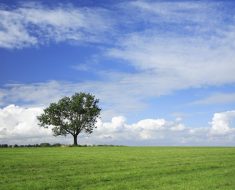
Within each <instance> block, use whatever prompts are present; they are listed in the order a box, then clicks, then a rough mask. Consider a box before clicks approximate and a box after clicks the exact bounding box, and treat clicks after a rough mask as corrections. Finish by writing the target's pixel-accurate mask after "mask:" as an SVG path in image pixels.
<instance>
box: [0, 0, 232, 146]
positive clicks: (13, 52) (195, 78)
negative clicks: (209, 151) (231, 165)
mask: <svg viewBox="0 0 235 190" xmlns="http://www.w3.org/2000/svg"><path fill="white" fill-rule="evenodd" d="M234 8H235V3H234V2H233V1H144V0H143V1H124V0H122V1H121V0H120V1H112V2H111V1H105V0H103V1H94V0H90V1H85V0H84V1H37V2H36V1H10V2H9V1H4V0H2V1H1V2H0V58H1V69H0V108H1V112H0V124H1V125H2V128H1V129H0V133H1V131H2V135H0V142H6V141H7V142H12V139H13V137H15V136H17V135H16V134H17V132H15V130H16V128H17V129H18V128H20V127H21V125H20V124H22V123H21V122H26V123H23V124H22V125H23V126H29V125H32V123H30V122H34V124H33V125H36V124H35V121H31V120H30V121H29V122H28V123H27V121H21V120H20V121H19V118H18V117H20V115H19V116H16V115H17V114H14V113H15V112H17V113H18V112H19V110H21V111H20V112H22V114H23V115H25V116H26V115H27V114H28V113H29V112H27V110H29V109H36V110H37V109H39V110H40V109H43V108H44V107H46V106H47V105H48V104H49V103H51V102H54V101H57V100H58V99H59V98H61V97H63V96H70V95H72V94H73V93H75V92H79V91H85V92H91V93H93V94H95V95H96V96H97V97H98V98H99V99H100V106H101V107H102V108H103V112H102V118H101V121H100V122H101V123H102V124H100V126H101V127H100V128H102V127H103V128H105V127H107V126H110V128H112V129H113V130H111V131H110V132H109V134H104V135H103V136H102V135H101V136H99V138H96V137H94V136H92V137H91V138H90V140H86V137H85V136H84V138H82V139H83V142H84V143H96V142H100V143H114V144H115V143H119V144H131V145H136V144H137V145H158V144H160V145H165V144H167V145H181V144H183V145H184V144H185V145H211V144H217V145H234V144H235V132H234V125H233V119H234V117H235V116H234V115H235V114H234V112H235V111H234V110H235V108H234V107H235V83H234V82H235V75H234V71H235V61H234V60H235V54H234V50H235V10H234ZM10 105H11V106H10ZM9 106H10V107H9ZM12 110H14V111H12ZM17 110H18V111H17ZM36 112H37V113H40V111H39V112H38V111H36ZM25 113H27V114H25ZM27 117H35V115H33V116H28V115H27ZM6 118H7V119H6ZM9 118H12V119H13V118H14V119H13V120H15V121H16V122H15V123H11V124H9V123H7V122H6V120H8V119H9ZM112 118H114V119H112ZM115 118H116V119H115ZM161 119H163V120H164V121H165V123H164V122H161ZM111 120H112V121H111ZM141 121H143V122H142V123H141ZM115 122H117V123H118V124H117V123H115ZM139 122H140V123H141V126H140V125H138V123H139ZM149 122H150V123H151V124H149ZM19 125H20V126H19ZM149 125H153V126H155V127H153V128H154V130H153V129H152V128H151V129H149V128H148V127H149ZM179 125H181V126H184V127H178V130H177V131H181V132H182V133H181V132H180V134H179V132H174V127H176V126H179ZM9 126H10V127H9ZM133 126H134V127H133ZM136 126H139V128H138V127H137V128H138V130H139V133H138V134H135V135H139V137H140V140H139V141H131V140H126V139H125V138H124V136H126V135H127V134H126V133H127V132H128V133H132V130H133V128H135V127H136ZM159 126H162V127H163V128H164V127H165V128H164V129H165V130H166V131H165V132H164V133H163V132H162V134H161V135H160V132H159V129H160V128H161V127H160V128H159ZM114 128H115V130H114ZM116 128H118V131H119V130H121V129H122V130H123V131H122V136H118V135H119V134H117V133H116V132H117V130H116ZM127 128H128V130H129V128H131V131H128V130H127ZM22 129H23V128H22ZM124 129H125V130H124ZM171 129H172V130H171ZM32 130H33V129H32ZM138 130H137V131H138ZM190 130H191V131H192V130H198V131H200V130H201V132H198V134H197V135H195V134H194V133H193V135H192V133H191V132H190ZM204 130H206V132H205V131H204ZM124 131H127V132H126V133H125V132H124ZM29 132H31V129H29ZM29 132H25V133H22V134H21V136H22V138H21V140H19V142H21V141H22V139H24V138H23V137H24V136H28V139H29V142H38V139H40V138H41V136H39V137H38V138H36V137H31V136H30V135H29V134H28V133H29ZM36 133H37V132H35V134H36ZM97 133H98V132H97ZM101 133H102V131H100V134H101ZM204 133H206V134H207V135H206V137H204ZM42 134H44V133H43V132H42ZM190 134H191V138H190V139H188V138H186V137H189V136H190ZM106 136H109V137H110V138H108V140H107V139H106ZM160 136H161V138H160ZM168 136H177V137H178V138H177V139H176V140H175V141H172V142H171V143H168V142H169V138H167V137H168ZM198 136H200V138H198ZM117 137H119V140H117V139H118V138H117ZM196 137H197V138H196ZM205 138H206V140H204V141H203V139H205ZM32 139H34V140H32ZM141 139H142V140H141ZM228 139H229V140H228ZM49 141H53V140H51V139H49ZM17 142H18V141H17Z"/></svg>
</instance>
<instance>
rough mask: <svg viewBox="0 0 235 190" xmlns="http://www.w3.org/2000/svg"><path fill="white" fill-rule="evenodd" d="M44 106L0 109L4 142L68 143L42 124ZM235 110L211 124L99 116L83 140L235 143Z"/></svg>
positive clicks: (0, 139) (69, 140)
mask: <svg viewBox="0 0 235 190" xmlns="http://www.w3.org/2000/svg"><path fill="white" fill-rule="evenodd" d="M41 113H42V108H41V107H33V108H24V107H19V106H15V105H9V106H7V107H5V108H2V109H0V144H4V143H8V144H16V143H18V144H29V143H31V144H34V143H42V142H49V143H55V142H60V143H66V144H71V143H72V138H71V137H70V136H68V137H67V138H64V137H53V136H52V132H51V129H44V128H41V127H39V126H38V121H37V119H36V116H37V115H40V114H41ZM232 118H235V111H228V112H222V113H215V114H214V116H213V119H212V122H211V124H212V126H211V127H204V128H192V127H186V126H185V125H184V124H183V123H182V122H181V121H178V120H176V121H168V120H165V119H144V120H140V121H138V122H136V123H132V124H128V123H127V121H126V119H125V117H123V116H118V117H113V118H112V120H111V122H103V121H102V120H98V122H97V124H96V126H97V128H96V129H95V130H94V133H92V134H91V135H86V134H80V135H79V143H82V144H84V143H86V144H119V145H227V146H229V145H234V142H235V141H234V140H235V130H234V129H233V128H232V127H231V126H230V123H229V121H230V120H231V119H232Z"/></svg>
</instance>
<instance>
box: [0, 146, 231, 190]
mask: <svg viewBox="0 0 235 190" xmlns="http://www.w3.org/2000/svg"><path fill="white" fill-rule="evenodd" d="M0 176H1V178H0V189H1V190H18V189H22V190H25V189H33V190H44V189H57V190H60V189H61V190H64V189H79V190H106V189H112V190H120V189H129V190H132V189H133V190H134V189H138V190H143V189H147V190H148V189H151V190H154V189H160V190H172V189H175V190H214V189H218V190H234V189H235V180H234V179H235V148H225V147H220V148H218V147H51V148H2V149H0Z"/></svg>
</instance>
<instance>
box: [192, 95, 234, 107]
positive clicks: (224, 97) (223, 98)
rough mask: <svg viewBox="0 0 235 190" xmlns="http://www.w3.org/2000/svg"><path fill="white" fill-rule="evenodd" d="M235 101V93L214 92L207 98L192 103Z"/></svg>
mask: <svg viewBox="0 0 235 190" xmlns="http://www.w3.org/2000/svg"><path fill="white" fill-rule="evenodd" d="M234 102H235V93H214V94H212V95H210V96H208V97H206V98H203V99H199V100H197V101H194V102H192V103H190V104H191V105H209V104H215V105H216V104H229V103H234Z"/></svg>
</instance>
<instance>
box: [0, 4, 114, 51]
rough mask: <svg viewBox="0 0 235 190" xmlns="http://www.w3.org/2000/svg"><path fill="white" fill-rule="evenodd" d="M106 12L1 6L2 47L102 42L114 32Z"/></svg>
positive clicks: (69, 7) (37, 5) (84, 9)
mask: <svg viewBox="0 0 235 190" xmlns="http://www.w3.org/2000/svg"><path fill="white" fill-rule="evenodd" d="M106 14H107V13H106V11H105V10H103V9H88V8H76V7H73V6H71V5H64V6H57V7H54V8H49V7H47V6H43V5H40V4H32V3H31V4H25V5H22V6H20V7H17V8H14V9H6V8H5V9H4V7H0V18H1V19H0V47H3V48H23V47H27V46H32V45H40V44H43V43H47V42H48V41H54V42H61V41H74V42H76V41H78V42H100V41H101V40H104V37H105V32H107V31H111V25H112V22H111V19H110V18H108V17H107V16H105V15H106Z"/></svg>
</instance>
